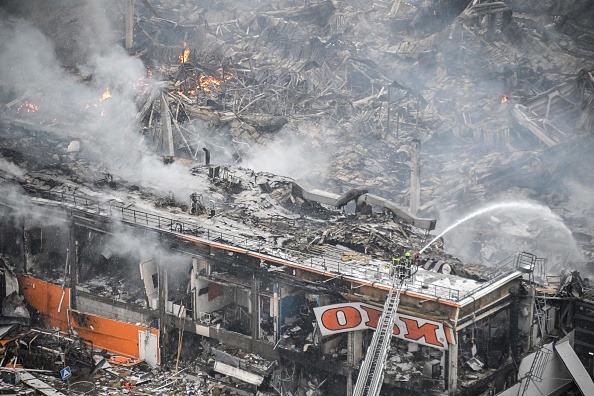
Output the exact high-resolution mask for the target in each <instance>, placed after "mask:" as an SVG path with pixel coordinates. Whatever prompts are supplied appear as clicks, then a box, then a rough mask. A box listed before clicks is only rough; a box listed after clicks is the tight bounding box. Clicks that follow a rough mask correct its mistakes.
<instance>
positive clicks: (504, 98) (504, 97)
mask: <svg viewBox="0 0 594 396" xmlns="http://www.w3.org/2000/svg"><path fill="white" fill-rule="evenodd" d="M505 102H507V96H505V95H504V96H503V98H501V103H505Z"/></svg>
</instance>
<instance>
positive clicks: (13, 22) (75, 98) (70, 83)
mask: <svg viewBox="0 0 594 396" xmlns="http://www.w3.org/2000/svg"><path fill="white" fill-rule="evenodd" d="M62 3H64V2H62ZM74 3H76V2H74ZM74 3H73V4H74ZM77 4H78V3H77ZM85 4H86V7H88V8H89V10H87V11H89V13H77V14H76V17H78V18H81V15H88V17H85V18H84V19H83V20H79V19H77V20H74V21H72V22H73V23H74V24H76V25H77V26H82V27H83V29H82V30H81V31H82V32H83V33H81V35H80V37H77V38H76V39H74V40H72V42H71V43H70V45H71V46H72V47H73V48H70V49H71V50H72V52H77V51H79V49H80V51H81V52H82V51H83V49H84V54H85V56H84V57H80V56H79V61H80V62H76V67H77V70H78V71H79V73H81V74H82V75H83V78H84V80H81V79H80V77H77V76H75V75H73V74H71V73H69V72H68V71H67V70H66V69H65V68H64V67H63V66H64V65H63V63H62V61H61V59H59V58H58V56H57V50H56V47H55V45H54V43H53V42H52V40H51V39H50V38H49V37H48V36H46V35H44V34H43V33H42V32H41V31H40V30H39V29H37V28H36V27H35V26H34V25H33V24H32V23H30V22H29V21H26V20H24V19H16V18H9V17H3V18H2V19H0V36H1V37H3V40H2V42H1V43H0V81H1V82H2V84H3V87H2V91H1V92H0V93H3V95H4V96H5V98H6V99H8V100H13V99H14V98H18V97H22V96H23V95H26V97H25V99H24V100H26V101H27V102H28V103H33V104H35V106H37V111H35V112H34V113H27V114H22V113H21V114H16V113H17V111H15V110H16V109H15V108H16V106H14V107H13V109H12V114H10V115H11V116H19V117H23V118H24V119H25V120H26V121H29V122H31V123H33V124H39V125H41V126H46V125H59V128H56V129H59V130H60V131H61V132H60V133H63V134H64V136H62V137H63V138H64V139H79V140H80V141H81V155H83V156H85V157H88V158H90V159H91V160H93V161H98V162H99V163H100V164H101V165H103V166H105V167H106V168H107V169H109V171H110V173H112V174H114V175H116V176H120V175H122V176H124V175H125V176H126V178H127V179H128V180H129V181H130V182H132V183H137V184H139V185H141V186H143V187H151V188H154V189H156V190H158V191H160V192H161V193H166V192H168V191H173V192H174V193H176V194H186V193H188V191H190V190H192V188H191V184H192V182H193V178H192V177H191V176H190V175H189V172H188V170H187V169H185V168H183V167H182V166H179V165H175V164H174V165H173V166H166V165H164V164H163V163H162V161H161V160H160V159H159V158H156V157H154V156H151V155H148V154H146V153H148V152H149V151H150V150H148V149H147V148H146V147H145V146H144V145H142V144H141V140H142V137H141V135H140V133H139V130H140V128H139V125H138V123H137V122H136V120H135V116H136V114H137V110H138V108H137V105H136V102H135V100H136V96H137V93H138V88H139V86H140V87H142V88H143V89H146V87H149V86H152V85H154V84H156V82H155V81H151V80H150V79H148V78H146V68H145V66H144V65H143V63H142V61H141V60H139V59H138V58H135V57H131V56H129V55H128V54H127V53H126V51H125V50H124V49H123V48H122V46H121V45H119V44H118V43H116V42H113V41H112V40H110V39H109V38H111V37H112V36H113V31H114V29H113V27H112V26H111V25H110V24H109V20H108V18H107V17H106V16H105V14H104V11H105V9H104V7H105V3H101V4H93V2H88V3H85ZM64 28H65V29H66V28H67V26H65V27H64ZM56 29H57V30H59V29H60V26H58V27H56ZM85 39H87V40H85ZM61 45H64V43H61ZM60 50H61V51H63V48H61V49H60ZM68 66H69V67H72V65H68ZM107 90H108V91H109V93H110V94H111V97H110V98H106V99H103V95H104V93H105V92H106V91H107ZM19 113H20V112H19ZM23 113H24V112H23Z"/></svg>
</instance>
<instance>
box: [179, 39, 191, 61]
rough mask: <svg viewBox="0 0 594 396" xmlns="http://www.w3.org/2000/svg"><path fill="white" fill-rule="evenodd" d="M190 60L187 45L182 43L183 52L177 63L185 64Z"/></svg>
mask: <svg viewBox="0 0 594 396" xmlns="http://www.w3.org/2000/svg"><path fill="white" fill-rule="evenodd" d="M188 60H190V49H189V48H188V46H187V44H186V43H185V42H184V52H183V54H181V55H180V56H179V61H180V62H181V63H186V62H187V61H188Z"/></svg>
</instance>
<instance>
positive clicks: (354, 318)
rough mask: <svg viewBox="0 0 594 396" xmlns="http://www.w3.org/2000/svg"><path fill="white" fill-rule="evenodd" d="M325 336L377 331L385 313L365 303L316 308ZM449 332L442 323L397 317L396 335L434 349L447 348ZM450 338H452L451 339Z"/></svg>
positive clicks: (406, 316)
mask: <svg viewBox="0 0 594 396" xmlns="http://www.w3.org/2000/svg"><path fill="white" fill-rule="evenodd" d="M314 313H315V315H316V319H317V321H318V326H319V327H320V330H321V333H322V336H327V335H331V334H336V333H344V332H347V331H354V330H365V329H375V328H376V327H377V323H378V322H379V319H380V316H381V314H382V311H381V310H379V309H377V308H376V307H374V306H372V305H367V304H362V303H349V304H335V305H326V306H324V307H316V308H314ZM446 331H451V330H450V329H449V328H444V325H443V323H441V322H434V321H432V320H427V319H421V318H417V317H414V316H409V315H402V314H397V315H396V320H395V322H394V336H395V337H398V338H402V339H404V340H407V341H411V342H416V343H419V344H423V345H427V346H430V347H434V348H439V349H446V348H447V344H448V342H447V340H446ZM450 339H453V338H452V337H450Z"/></svg>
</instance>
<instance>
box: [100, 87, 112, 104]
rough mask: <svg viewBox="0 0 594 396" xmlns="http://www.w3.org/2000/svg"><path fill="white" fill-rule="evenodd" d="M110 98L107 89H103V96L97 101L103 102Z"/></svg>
mask: <svg viewBox="0 0 594 396" xmlns="http://www.w3.org/2000/svg"><path fill="white" fill-rule="evenodd" d="M109 98H111V92H109V88H106V89H105V92H103V96H102V97H101V99H99V101H101V102H102V101H104V100H105V99H109Z"/></svg>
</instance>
